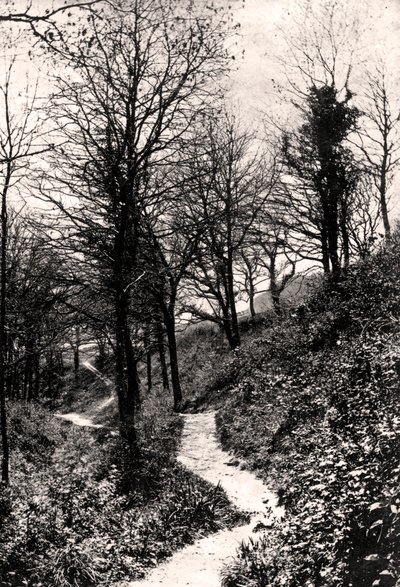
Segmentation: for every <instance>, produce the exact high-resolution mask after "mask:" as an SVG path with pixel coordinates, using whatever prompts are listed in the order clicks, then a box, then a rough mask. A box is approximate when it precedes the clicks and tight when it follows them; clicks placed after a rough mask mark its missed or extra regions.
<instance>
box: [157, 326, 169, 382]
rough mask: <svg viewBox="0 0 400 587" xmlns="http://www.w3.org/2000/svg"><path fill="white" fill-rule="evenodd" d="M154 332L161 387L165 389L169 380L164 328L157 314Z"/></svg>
mask: <svg viewBox="0 0 400 587" xmlns="http://www.w3.org/2000/svg"><path fill="white" fill-rule="evenodd" d="M156 334H157V346H158V356H159V358H160V366H161V377H162V382H163V389H164V390H167V389H169V380H168V368H167V361H166V359H165V346H164V329H163V325H162V322H161V318H159V317H158V316H157V318H156Z"/></svg>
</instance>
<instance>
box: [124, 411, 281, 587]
mask: <svg viewBox="0 0 400 587" xmlns="http://www.w3.org/2000/svg"><path fill="white" fill-rule="evenodd" d="M183 418H184V422H185V426H184V429H183V435H182V444H181V449H180V452H179V456H178V461H179V462H180V463H181V464H182V465H184V466H185V467H187V468H188V469H190V470H191V471H192V472H193V473H196V474H197V475H199V476H200V477H203V478H204V479H206V480H207V481H209V482H210V483H213V484H214V485H216V484H217V483H220V484H221V486H222V488H223V489H225V491H226V493H227V495H228V497H229V499H230V500H231V501H232V503H233V504H234V505H236V506H237V507H238V508H240V509H241V510H243V511H246V512H248V513H250V514H251V522H250V524H247V525H245V526H239V527H237V528H234V529H232V530H221V531H220V532H218V533H216V534H213V535H211V536H208V537H206V538H201V539H200V540H197V541H196V542H195V543H194V544H193V545H190V546H187V547H185V548H184V549H182V550H180V551H178V552H177V553H175V554H174V555H173V556H172V557H171V558H170V559H169V560H168V561H167V562H165V563H164V564H162V565H160V566H159V567H157V568H156V569H154V571H152V572H151V573H150V575H149V576H148V577H147V578H146V579H144V580H142V581H133V582H130V583H127V587H128V586H129V587H134V586H137V587H155V586H157V585H164V587H181V586H183V585H185V586H188V585H189V586H190V587H219V586H220V585H221V580H220V571H221V569H222V567H223V566H224V564H225V563H226V562H228V561H229V559H230V558H231V557H233V556H235V553H236V549H237V548H238V546H239V545H240V543H241V542H242V541H243V540H247V539H248V538H249V537H254V538H255V537H257V534H256V533H254V532H253V529H254V527H255V526H256V525H257V524H258V523H261V524H263V525H265V526H267V527H268V526H269V525H271V523H272V521H273V519H274V518H275V519H280V518H282V516H283V514H284V511H283V508H281V507H278V506H277V497H276V495H275V494H274V493H272V492H271V491H270V490H268V489H267V488H266V486H265V485H264V484H263V483H262V481H261V480H260V479H257V478H256V477H255V476H254V475H253V474H252V473H251V472H249V471H245V470H241V469H238V468H237V467H233V466H230V465H229V464H228V462H229V458H230V457H229V455H228V454H227V453H226V452H224V451H223V450H222V449H221V448H220V446H219V444H218V441H217V439H216V426H215V412H205V413H202V414H189V415H184V416H183Z"/></svg>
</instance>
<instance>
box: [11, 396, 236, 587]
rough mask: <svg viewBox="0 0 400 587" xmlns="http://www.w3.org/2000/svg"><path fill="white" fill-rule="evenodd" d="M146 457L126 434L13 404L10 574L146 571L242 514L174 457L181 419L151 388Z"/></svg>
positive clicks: (70, 578) (83, 578)
mask: <svg viewBox="0 0 400 587" xmlns="http://www.w3.org/2000/svg"><path fill="white" fill-rule="evenodd" d="M142 410H143V412H142V416H141V418H140V422H139V426H138V427H139V438H140V454H141V457H140V459H139V460H138V461H136V462H132V460H130V459H129V458H128V455H129V451H128V450H127V448H126V447H125V446H124V444H123V443H122V442H121V441H120V440H119V439H118V438H116V437H112V436H110V435H109V433H107V432H106V431H104V430H101V429H100V430H98V431H95V430H94V431H93V430H87V429H82V428H77V427H74V426H71V425H70V424H68V423H65V422H62V421H60V420H57V419H56V418H54V416H53V415H51V414H50V413H49V412H48V411H47V410H45V409H43V408H40V407H39V406H35V405H31V406H24V405H21V404H17V403H14V404H10V406H9V412H10V430H11V454H12V471H13V477H12V482H11V485H10V487H9V488H8V489H3V491H2V494H1V497H0V561H1V562H0V584H1V585H2V586H4V587H21V586H23V585H26V586H29V587H40V586H42V587H43V586H46V587H72V586H74V587H76V586H79V587H86V586H87V587H91V586H95V585H107V586H108V585H111V584H113V583H117V582H120V581H123V580H132V579H137V578H140V577H142V576H143V575H144V574H145V572H147V571H148V570H149V569H150V568H151V567H152V566H155V565H156V564H158V562H159V561H161V560H163V559H164V558H166V557H168V556H169V555H171V553H172V552H173V551H174V550H176V549H177V548H179V547H181V546H183V545H184V544H186V543H188V542H191V541H193V540H194V539H195V538H196V537H197V536H199V535H201V536H203V535H204V534H205V533H208V532H212V531H215V530H218V529H219V528H222V527H225V526H230V525H235V524H236V523H238V522H240V521H241V515H240V514H239V513H238V512H237V511H236V510H234V509H233V508H231V507H230V505H229V502H228V500H227V498H226V496H225V494H224V492H223V491H222V490H221V489H220V488H214V487H212V486H210V485H209V484H208V483H206V482H205V481H202V480H200V479H198V478H197V477H195V476H193V475H191V474H190V473H189V472H187V471H186V470H185V469H184V468H183V467H181V466H179V465H178V464H177V463H176V462H175V460H174V454H175V452H176V448H177V445H178V442H179V437H180V430H181V427H182V425H181V421H180V419H179V417H178V416H174V415H172V414H171V413H170V412H169V411H168V410H167V409H166V408H165V407H164V402H163V401H162V399H161V398H157V397H156V396H151V397H149V398H148V399H147V400H146V401H145V402H144V404H143V408H142Z"/></svg>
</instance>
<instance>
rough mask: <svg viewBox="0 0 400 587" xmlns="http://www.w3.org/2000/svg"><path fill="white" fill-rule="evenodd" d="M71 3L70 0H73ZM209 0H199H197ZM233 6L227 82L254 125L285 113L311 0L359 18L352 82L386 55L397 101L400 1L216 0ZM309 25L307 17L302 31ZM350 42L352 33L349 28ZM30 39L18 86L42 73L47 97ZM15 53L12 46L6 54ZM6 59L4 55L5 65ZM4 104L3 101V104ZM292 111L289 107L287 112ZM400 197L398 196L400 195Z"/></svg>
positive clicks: (57, 1)
mask: <svg viewBox="0 0 400 587" xmlns="http://www.w3.org/2000/svg"><path fill="white" fill-rule="evenodd" d="M31 1H32V12H43V11H44V10H46V8H49V7H51V6H52V5H53V3H54V5H56V6H58V5H61V4H62V3H63V0H31ZM69 1H70V2H72V0H69ZM202 1H205V2H208V1H210V2H211V0H195V2H202ZM214 1H215V2H219V3H222V4H223V5H225V7H227V8H228V7H230V10H231V12H232V13H233V22H234V23H240V29H239V31H240V34H239V35H238V36H237V37H236V43H237V44H236V45H235V46H234V47H232V52H233V53H234V54H235V57H236V59H235V61H232V64H233V69H232V73H231V75H230V79H229V81H228V86H229V88H230V90H229V97H230V100H231V102H232V105H233V108H234V109H238V110H240V114H241V115H242V116H243V117H244V119H245V120H247V121H248V122H249V123H250V124H252V125H253V126H254V127H255V128H261V127H262V121H263V119H264V118H265V114H266V113H267V114H268V115H272V116H279V115H281V114H282V113H283V112H285V116H288V114H287V113H286V111H285V108H287V106H285V100H284V97H285V92H284V91H283V92H281V93H280V92H279V91H278V90H279V88H280V87H284V86H285V83H286V81H285V78H284V75H283V69H284V68H283V65H282V63H281V60H282V59H283V60H285V59H286V58H287V57H288V51H287V45H286V44H285V37H290V36H293V37H294V38H295V39H296V34H297V33H296V22H297V21H298V20H299V18H301V14H302V13H304V11H305V9H306V7H307V5H308V3H311V5H312V6H313V9H314V10H315V11H316V12H318V11H319V10H320V9H321V6H322V5H323V3H324V2H325V3H327V4H328V5H329V6H332V5H333V4H335V5H337V9H336V14H337V20H338V23H339V28H340V29H342V28H343V30H346V26H349V24H348V23H349V22H351V21H352V20H354V19H356V20H358V25H357V30H358V40H357V43H356V45H357V52H356V55H355V56H354V57H353V63H354V67H353V70H352V76H351V80H350V87H351V89H352V90H353V91H355V92H356V93H360V92H361V91H362V86H363V83H364V81H365V72H366V71H368V70H370V69H371V68H372V66H373V63H375V62H376V60H377V59H378V58H382V59H383V60H384V62H385V63H386V65H387V67H388V69H389V70H390V71H391V77H392V79H391V84H392V92H393V96H394V97H395V99H396V100H397V101H398V100H399V97H400V68H399V64H400V0H362V1H361V0H214ZM9 5H11V0H0V14H1V13H4V12H6V11H8V9H9V8H8V6H9ZM25 6H26V0H13V8H12V9H13V10H21V9H23V8H24V7H25ZM13 26H14V28H13V27H11V29H12V34H13V35H16V34H17V31H19V30H20V26H19V25H13ZM309 26H310V22H308V20H306V22H305V25H304V28H303V30H301V32H300V34H303V32H304V31H306V30H307V28H308V27H309ZM347 36H348V41H349V42H350V43H351V42H352V40H354V37H352V35H351V34H350V33H349V34H348V35H347ZM30 43H31V41H29V42H27V43H25V44H24V45H19V48H18V61H17V64H16V69H17V76H16V81H17V86H19V87H20V90H21V93H22V95H23V94H24V91H25V87H26V77H27V76H28V77H30V78H31V80H34V79H35V78H36V77H39V90H38V91H39V95H40V96H43V97H45V96H46V94H47V93H49V92H50V91H51V85H50V83H49V81H48V79H47V77H46V72H45V69H44V68H43V64H42V62H41V61H40V59H39V60H38V59H33V60H31V59H29V56H28V51H29V49H31V50H32V52H33V54H35V49H32V46H31V44H30ZM10 52H11V53H12V52H13V47H12V46H11V47H10V49H9V50H8V51H5V54H6V55H7V53H8V54H9V53H10ZM6 61H7V59H6V60H5V59H4V56H3V58H1V56H0V75H1V73H2V72H1V68H2V67H3V70H4V67H5V63H6ZM0 107H1V106H0ZM289 116H290V111H289ZM399 187H400V184H399ZM399 200H400V199H399Z"/></svg>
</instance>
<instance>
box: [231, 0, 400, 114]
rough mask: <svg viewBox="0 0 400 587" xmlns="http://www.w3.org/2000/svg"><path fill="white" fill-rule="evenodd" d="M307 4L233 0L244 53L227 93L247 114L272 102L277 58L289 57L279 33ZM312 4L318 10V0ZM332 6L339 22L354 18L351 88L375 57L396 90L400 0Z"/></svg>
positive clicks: (278, 75) (286, 31)
mask: <svg viewBox="0 0 400 587" xmlns="http://www.w3.org/2000/svg"><path fill="white" fill-rule="evenodd" d="M336 1H337V0H336ZM333 2H334V0H331V1H329V4H330V5H332V4H333ZM306 3H307V0H245V2H244V3H242V2H241V1H240V0H237V2H235V3H234V5H233V6H234V16H235V18H236V19H237V21H238V22H240V24H241V33H242V38H241V40H240V44H241V48H242V49H244V51H245V53H244V56H243V59H240V60H239V68H238V70H237V71H236V72H235V73H233V75H232V89H231V93H232V96H233V97H234V99H236V100H237V101H238V102H240V103H241V106H242V108H244V109H245V111H246V112H247V114H248V115H249V116H250V117H252V118H258V117H259V112H260V110H265V109H266V108H268V106H269V105H270V104H271V103H275V102H276V101H277V98H278V96H277V91H276V88H275V87H274V83H273V82H272V80H275V81H282V82H283V76H282V65H281V64H280V62H279V60H280V59H282V58H283V59H284V58H285V57H287V55H288V53H287V47H286V44H285V41H284V36H286V35H291V34H294V31H295V25H294V21H295V20H297V19H298V17H299V13H300V12H301V11H302V10H303V9H304V7H305V6H306ZM312 3H313V4H314V5H315V7H316V10H318V8H319V7H320V6H321V5H322V0H315V1H313V2H312ZM337 4H338V9H337V11H338V20H339V21H341V22H342V23H343V26H345V24H346V21H347V20H349V19H351V18H358V20H359V31H360V38H359V40H358V43H357V45H358V49H359V50H358V55H357V57H356V58H355V61H356V63H355V67H354V69H353V84H354V86H355V90H356V91H357V89H358V86H360V85H361V84H362V79H363V73H362V72H363V71H364V68H367V69H368V68H369V66H370V64H371V63H373V61H374V60H376V59H377V58H383V59H384V61H385V62H386V63H387V64H388V66H389V67H392V69H393V70H394V77H395V86H396V88H397V89H398V90H400V80H399V64H400V0H387V1H385V0H362V1H361V0H342V1H340V0H339V1H337ZM350 37H351V35H350ZM356 65H357V67H356ZM399 95H400V91H399Z"/></svg>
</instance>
